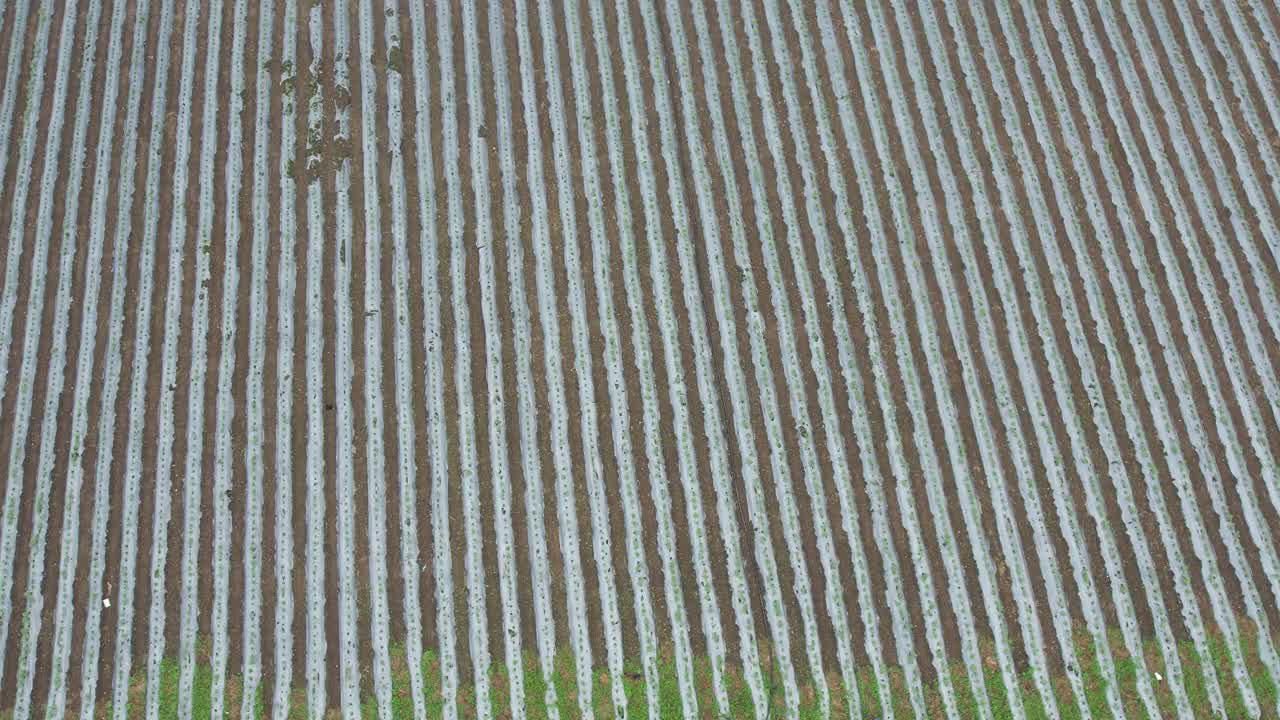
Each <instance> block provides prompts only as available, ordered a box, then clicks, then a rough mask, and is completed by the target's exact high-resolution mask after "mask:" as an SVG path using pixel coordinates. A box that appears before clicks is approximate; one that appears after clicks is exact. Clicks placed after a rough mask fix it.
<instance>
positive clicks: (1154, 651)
mask: <svg viewBox="0 0 1280 720" xmlns="http://www.w3.org/2000/svg"><path fill="white" fill-rule="evenodd" d="M1108 640H1109V645H1110V650H1111V653H1112V658H1113V661H1114V663H1115V667H1116V683H1117V686H1116V688H1115V692H1116V694H1117V696H1118V698H1119V699H1120V703H1121V706H1122V709H1123V710H1124V713H1125V715H1126V716H1127V717H1130V718H1142V717H1145V714H1144V709H1143V704H1142V702H1141V698H1140V697H1139V695H1138V689H1137V680H1138V674H1139V672H1140V671H1141V667H1142V664H1143V663H1145V664H1146V666H1147V667H1148V668H1150V669H1151V670H1153V671H1155V672H1159V673H1161V674H1162V677H1164V682H1157V683H1155V685H1154V690H1155V695H1156V702H1157V705H1158V707H1159V710H1160V714H1161V717H1172V716H1173V715H1174V704H1173V694H1172V692H1171V690H1170V687H1169V684H1168V680H1169V679H1168V677H1167V675H1166V674H1165V663H1164V661H1163V659H1162V657H1161V655H1160V652H1159V648H1158V646H1157V645H1156V644H1155V643H1154V642H1148V643H1147V644H1146V645H1145V646H1144V647H1143V657H1142V658H1141V661H1139V659H1138V658H1134V657H1130V656H1129V654H1128V653H1127V652H1126V650H1125V648H1124V644H1123V642H1122V640H1121V639H1120V638H1119V637H1116V636H1113V637H1111V638H1108ZM1076 644H1077V647H1076V651H1077V655H1078V657H1079V659H1080V661H1081V662H1082V663H1083V667H1082V668H1081V680H1082V684H1083V687H1084V691H1085V697H1084V701H1085V704H1086V705H1087V707H1088V710H1089V712H1090V714H1091V715H1092V716H1093V717H1094V718H1096V719H1098V720H1102V719H1104V718H1112V717H1113V716H1112V714H1111V708H1110V703H1109V700H1108V690H1109V688H1108V685H1107V680H1106V678H1105V676H1104V674H1103V672H1102V670H1101V666H1100V664H1099V663H1098V659H1097V653H1096V652H1095V647H1094V645H1093V643H1092V641H1091V639H1090V638H1089V637H1088V635H1087V634H1081V635H1079V636H1077V643H1076ZM1241 644H1242V650H1243V652H1244V660H1245V666H1246V668H1247V670H1248V672H1249V680H1250V684H1251V685H1252V689H1253V692H1254V693H1255V694H1256V696H1257V698H1258V702H1259V704H1260V705H1261V706H1262V708H1263V717H1264V718H1271V719H1273V720H1280V718H1277V715H1276V711H1275V708H1276V705H1277V702H1278V701H1280V689H1278V688H1277V684H1276V679H1275V678H1272V677H1271V676H1270V675H1269V674H1268V673H1267V671H1266V669H1265V668H1264V667H1263V665H1262V662H1261V659H1260V657H1259V655H1258V650H1257V638H1256V636H1254V635H1252V634H1246V635H1245V637H1244V638H1242V643H1241ZM207 646H208V642H207V639H203V638H202V639H201V644H200V647H199V648H197V659H198V661H199V662H198V664H197V667H196V671H195V677H194V686H193V697H192V706H193V716H194V717H195V718H200V719H203V718H209V717H210V713H211V706H212V702H211V701H212V697H211V692H212V684H213V673H212V670H211V669H210V667H209V665H208V663H207V659H208V652H207V650H208V647H207ZM1208 649H1209V658H1208V661H1209V666H1210V667H1211V669H1212V670H1213V672H1214V674H1215V675H1216V676H1217V678H1218V682H1219V685H1220V686H1221V688H1222V692H1223V695H1224V698H1225V701H1226V709H1227V712H1228V715H1229V717H1231V718H1244V717H1247V715H1246V713H1245V705H1244V699H1243V696H1242V694H1241V692H1240V688H1239V687H1238V686H1237V684H1236V682H1235V679H1234V677H1233V675H1232V673H1231V654H1230V652H1229V650H1228V647H1227V645H1226V643H1225V642H1224V641H1223V640H1222V638H1221V637H1218V636H1214V637H1212V638H1211V639H1210V642H1209V645H1208ZM1179 656H1180V661H1181V663H1182V667H1183V680H1182V686H1183V687H1184V688H1185V690H1186V692H1187V695H1188V697H1189V698H1190V700H1191V703H1192V706H1193V707H1194V708H1195V709H1196V715H1197V717H1205V718H1208V717H1210V710H1209V708H1210V707H1211V705H1210V702H1209V694H1208V691H1207V689H1206V683H1205V679H1204V677H1203V675H1202V673H1201V669H1200V668H1201V662H1200V657H1199V655H1198V654H1197V653H1196V651H1195V649H1194V647H1193V646H1192V644H1191V643H1189V642H1184V643H1181V644H1180V646H1179ZM390 657H391V685H392V688H391V703H390V706H389V708H390V717H391V718H393V719H394V720H402V719H406V720H407V719H411V718H413V717H414V689H413V686H412V681H411V675H412V674H411V673H410V667H411V664H410V663H411V661H410V658H408V657H407V656H406V653H405V651H404V648H403V647H400V646H394V647H392V648H391V652H390ZM418 666H419V668H420V670H421V674H422V698H423V703H424V707H425V709H426V713H427V717H428V718H431V719H432V720H436V719H438V718H442V717H443V715H444V707H445V704H446V703H445V700H446V699H445V696H444V691H443V686H442V683H441V668H440V660H439V657H438V655H437V654H436V653H435V652H434V651H431V650H428V651H427V652H425V653H424V654H423V656H422V658H421V659H420V660H419V661H418ZM763 670H764V678H765V683H766V694H767V696H768V699H769V707H770V709H769V712H768V717H770V718H782V717H785V715H786V707H785V701H784V698H783V693H782V689H781V688H780V687H777V678H776V677H774V676H773V675H772V674H771V673H770V672H769V667H768V665H767V664H766V666H765V667H764V669H763ZM510 672H519V673H520V674H521V677H522V679H523V681H524V691H525V708H524V711H525V716H526V717H528V718H530V720H545V718H547V716H548V713H547V703H548V702H554V703H555V706H556V708H557V710H558V711H559V715H560V717H561V718H564V719H565V720H573V719H575V718H579V717H581V709H580V692H582V691H583V689H581V688H579V687H578V683H577V668H576V666H575V663H574V659H573V657H572V654H571V653H569V652H567V651H566V652H561V653H560V654H558V655H557V656H556V658H555V660H554V662H553V667H552V672H551V673H550V676H549V677H548V676H547V675H546V674H544V673H543V672H542V668H541V665H540V663H539V662H538V660H537V658H536V657H535V656H533V655H532V654H526V656H525V657H524V659H523V663H522V666H521V667H519V668H516V669H513V670H510V671H509V670H508V669H507V668H505V667H504V666H503V665H502V664H501V663H498V664H496V665H495V667H494V668H493V669H492V670H491V671H490V673H489V678H488V679H489V704H490V708H491V712H492V714H493V716H494V717H496V718H509V717H511V716H512V712H511V710H512V708H511V707H510V704H511V695H510V687H511V676H510ZM458 673H459V676H460V678H467V677H469V675H470V668H469V667H460V668H459V669H458ZM948 674H949V677H950V680H951V684H952V687H953V689H954V691H955V696H956V703H957V705H958V707H959V709H960V713H961V716H962V717H963V718H966V719H967V718H979V717H981V713H980V710H979V704H978V700H977V697H976V695H975V693H974V692H973V688H972V685H971V684H970V680H969V675H968V673H967V672H966V671H965V669H964V667H963V666H961V665H959V664H953V665H952V666H950V667H949V669H948ZM712 677H713V673H712V668H711V662H710V660H709V659H708V658H705V657H701V658H696V659H695V660H694V663H693V684H694V692H695V695H696V700H697V703H698V712H697V716H698V717H700V718H705V719H707V720H724V718H733V719H734V720H737V719H739V718H755V717H756V705H755V700H754V699H753V698H752V695H751V692H750V690H749V689H748V687H747V684H746V682H745V679H744V678H743V675H742V672H741V669H740V668H738V667H736V666H734V665H729V666H727V667H725V668H724V669H723V677H724V682H725V689H726V692H727V695H728V708H727V713H725V714H724V715H717V714H716V702H715V696H714V692H713V690H712ZM614 680H615V678H612V677H610V676H609V674H608V673H607V671H605V670H604V669H596V670H595V671H594V672H593V673H592V674H591V686H590V687H589V688H586V689H585V692H586V693H587V695H586V697H587V698H588V702H589V703H590V705H591V708H592V711H593V712H594V713H595V715H596V716H597V717H599V718H603V719H605V720H609V719H611V718H621V717H627V718H637V719H638V718H647V717H648V716H649V710H650V708H649V703H650V701H651V700H650V697H649V693H648V692H647V687H646V684H645V674H644V668H643V667H642V666H641V664H640V662H639V661H637V660H632V661H628V662H627V663H625V664H624V666H623V676H622V678H621V683H622V691H623V697H624V700H625V702H624V703H623V705H622V707H621V708H619V707H615V705H614V698H613V687H612V684H613V681H614ZM818 682H825V683H826V684H827V690H828V692H829V695H830V698H831V703H832V716H833V717H848V709H847V705H846V703H847V702H848V696H847V694H846V689H845V688H844V686H843V678H842V677H841V676H840V675H839V674H838V673H831V674H830V675H829V677H828V678H826V679H819V680H816V681H815V680H813V679H807V680H803V681H801V683H800V708H799V717H800V718H803V719H805V720H809V719H810V718H820V717H822V712H821V707H820V701H819V698H820V697H821V694H820V693H819V692H818V688H819V686H818V685H817V683H818ZM854 682H855V685H856V687H855V688H853V691H854V692H855V693H856V695H857V702H858V704H859V706H860V709H861V713H862V717H864V718H879V717H882V716H883V713H884V707H885V703H886V702H887V703H891V704H892V706H893V709H894V711H895V714H896V715H897V716H898V717H904V718H905V717H911V716H912V704H911V700H910V697H909V694H908V691H907V685H906V681H905V678H904V676H903V673H902V671H901V670H900V669H898V668H890V669H889V678H888V687H883V686H881V685H880V684H879V683H877V682H876V677H875V675H874V673H873V672H872V671H871V669H870V668H859V669H858V671H857V672H856V673H855V674H854ZM982 682H983V686H984V689H985V690H986V694H987V697H988V699H989V700H990V702H991V705H992V711H993V715H994V717H995V718H996V720H1009V719H1010V718H1012V712H1011V710H1010V707H1011V704H1012V703H1011V698H1013V697H1014V695H1015V694H1016V695H1017V696H1018V697H1020V699H1021V701H1022V704H1023V706H1024V708H1025V709H1026V712H1027V716H1028V717H1029V718H1031V719H1032V720H1042V719H1043V720H1047V718H1048V716H1049V715H1048V713H1047V712H1046V699H1045V698H1043V697H1041V696H1040V694H1039V693H1038V692H1037V690H1036V687H1035V684H1034V683H1033V682H1032V673H1031V671H1030V670H1029V669H1027V670H1023V671H1022V674H1021V676H1020V677H1018V678H1016V682H1013V683H1010V682H1009V678H1007V677H1005V676H1004V675H1002V674H1001V673H1000V671H999V670H998V669H997V668H995V667H994V663H991V665H990V666H984V667H983V676H982ZM1050 682H1051V685H1052V687H1053V688H1054V690H1055V694H1056V697H1054V698H1052V699H1050V700H1049V702H1052V703H1054V705H1055V706H1056V707H1057V709H1058V713H1059V715H1060V716H1061V717H1062V718H1063V720H1081V712H1080V708H1079V706H1078V705H1077V702H1076V700H1075V698H1074V697H1073V695H1072V692H1071V685H1070V683H1069V682H1068V680H1067V677H1066V675H1065V674H1063V673H1062V672H1061V671H1055V672H1054V673H1052V674H1051V676H1050ZM178 685H179V668H178V662H177V660H176V659H171V658H167V659H165V660H164V661H162V662H161V664H160V672H159V706H160V717H162V718H177V717H178ZM242 688H243V685H242V683H241V680H240V678H239V676H237V675H234V674H233V675H230V676H229V677H228V679H227V686H226V697H225V703H224V708H225V709H226V710H227V715H228V716H233V717H239V713H240V704H241V693H242V692H243V689H242ZM365 690H366V691H367V692H368V693H369V695H368V696H367V699H366V700H365V702H364V703H363V705H362V709H363V715H364V717H367V718H377V717H378V711H377V710H378V709H377V703H376V701H375V700H374V698H373V697H372V692H371V688H367V687H366V688H365ZM475 693H476V689H475V685H474V683H469V682H463V683H462V684H461V686H460V687H459V688H458V693H457V697H456V698H455V700H456V702H457V703H458V710H459V716H460V717H463V718H470V717H475V713H476V700H477V698H476V694H475ZM653 695H654V698H653V701H654V702H656V703H657V715H658V716H659V717H661V718H683V717H686V709H685V708H684V706H683V704H682V702H681V699H680V686H679V680H678V675H677V670H676V664H675V659H674V657H673V655H672V653H671V651H670V648H664V649H663V650H662V651H661V652H660V654H659V658H658V663H657V688H656V691H655V692H654V693H653ZM289 699H290V707H289V713H288V717H289V718H290V719H291V720H292V719H293V718H306V717H307V707H306V693H305V691H304V690H303V689H302V688H294V689H292V690H291V691H290V694H289ZM924 701H925V710H926V712H927V713H928V714H930V715H931V716H934V715H936V716H939V717H941V716H943V715H944V704H943V701H942V695H941V693H940V691H939V688H938V684H937V683H936V682H930V683H927V684H926V686H925V698H924ZM127 702H128V716H129V717H142V716H144V714H145V713H144V710H145V702H146V675H145V671H143V672H139V673H136V674H135V675H134V676H133V679H132V681H131V682H130V685H129V692H128V699H127ZM255 707H256V709H257V713H256V714H257V716H258V717H265V716H266V715H267V712H266V701H265V698H264V697H263V695H262V692H261V689H259V693H258V696H257V698H256V699H255ZM112 710H113V708H112V706H111V704H110V703H109V702H103V703H102V704H100V705H99V707H98V712H97V717H99V718H109V717H111V716H112ZM9 716H10V714H9V713H8V712H7V711H0V720H7V718H8V717H9ZM333 716H335V714H334V713H330V715H329V716H328V717H333Z"/></svg>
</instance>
